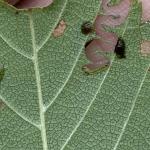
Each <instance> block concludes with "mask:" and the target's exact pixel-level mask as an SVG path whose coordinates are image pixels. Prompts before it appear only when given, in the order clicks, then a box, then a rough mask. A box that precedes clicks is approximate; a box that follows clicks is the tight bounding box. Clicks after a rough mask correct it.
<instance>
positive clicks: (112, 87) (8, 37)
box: [0, 0, 150, 150]
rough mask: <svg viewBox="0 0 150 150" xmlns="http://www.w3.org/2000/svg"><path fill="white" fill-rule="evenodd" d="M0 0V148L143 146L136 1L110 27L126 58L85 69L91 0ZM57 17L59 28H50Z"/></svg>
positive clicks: (145, 105)
mask: <svg viewBox="0 0 150 150" xmlns="http://www.w3.org/2000/svg"><path fill="white" fill-rule="evenodd" d="M16 11H17V10H16V9H14V8H13V7H10V6H7V5H6V4H5V3H3V2H0V37H1V38H0V45H1V47H0V64H3V65H4V67H5V74H4V77H3V79H2V80H1V82H0V99H1V100H0V149H1V150H31V149H32V150H127V149H130V150H144V149H146V150H148V149H149V143H150V139H149V137H150V132H149V131H150V130H149V125H150V121H149V120H150V119H149V113H150V109H149V108H150V101H149V98H150V92H149V90H150V88H149V87H150V82H149V81H150V73H149V72H148V68H149V65H150V60H149V58H146V57H142V56H141V54H140V43H141V40H142V39H143V38H145V39H148V38H150V37H149V34H148V32H149V28H148V27H149V25H146V26H148V27H147V28H146V27H144V26H141V25H140V17H141V6H139V5H138V4H137V3H134V5H133V8H132V11H131V13H130V16H129V18H128V19H127V20H126V22H125V23H124V25H122V26H121V27H119V28H117V30H116V32H117V33H118V35H120V36H123V38H124V39H125V42H126V45H127V48H126V51H127V59H121V60H118V59H117V58H116V57H115V56H113V57H112V63H111V66H110V67H109V68H108V69H107V70H102V71H100V72H98V73H95V74H93V75H86V74H85V73H84V72H83V71H82V69H81V68H82V66H83V65H84V64H86V63H87V59H86V57H85V55H84V45H85V42H86V40H87V38H88V37H87V36H84V35H83V34H81V29H80V27H81V25H82V23H83V22H84V21H87V20H89V21H92V20H94V18H95V16H96V14H97V13H98V11H99V0H80V1H76V0H61V1H60V0H55V1H54V4H52V5H51V6H49V7H48V8H44V9H34V10H32V11H31V10H30V11H25V10H24V11H19V13H16ZM60 20H64V21H65V22H66V24H67V28H66V30H65V33H64V34H63V35H62V36H60V37H57V38H54V37H53V35H52V32H53V31H54V28H55V27H56V25H57V24H58V23H59V21H60Z"/></svg>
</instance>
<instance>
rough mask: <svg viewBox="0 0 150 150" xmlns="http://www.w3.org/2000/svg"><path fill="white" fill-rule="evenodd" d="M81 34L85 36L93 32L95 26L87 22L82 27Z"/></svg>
mask: <svg viewBox="0 0 150 150" xmlns="http://www.w3.org/2000/svg"><path fill="white" fill-rule="evenodd" d="M81 32H82V33H83V34H85V35H87V34H89V33H91V32H93V24H92V23H91V22H90V21H86V22H84V23H83V24H82V26H81Z"/></svg>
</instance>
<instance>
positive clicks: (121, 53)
mask: <svg viewBox="0 0 150 150" xmlns="http://www.w3.org/2000/svg"><path fill="white" fill-rule="evenodd" d="M114 52H115V53H116V55H117V57H118V58H120V59H121V58H126V55H125V42H124V40H123V39H122V38H120V37H119V38H118V41H117V44H116V46H115V51H114Z"/></svg>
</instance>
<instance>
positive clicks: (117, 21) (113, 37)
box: [83, 0, 131, 73]
mask: <svg viewBox="0 0 150 150" xmlns="http://www.w3.org/2000/svg"><path fill="white" fill-rule="evenodd" d="M130 7H131V0H122V1H121V2H120V3H119V4H117V5H114V6H109V0H102V9H103V13H104V15H98V16H97V17H96V20H95V22H94V28H95V32H96V35H97V36H99V37H100V39H93V41H91V42H90V44H89V45H88V46H87V47H86V49H85V54H86V56H87V58H88V59H89V60H90V61H91V63H90V64H87V65H84V66H83V70H84V71H85V72H87V73H91V72H94V71H95V70H98V69H101V68H103V67H106V66H108V65H110V62H111V61H110V60H109V59H108V58H107V57H105V56H102V55H97V54H96V50H99V51H103V52H115V53H116V52H117V55H120V54H123V53H124V52H125V49H124V47H125V46H123V47H122V48H121V47H120V46H119V47H120V48H119V51H122V52H118V50H117V49H118V43H120V42H119V40H120V39H119V38H118V36H117V34H115V33H112V32H107V31H105V29H104V27H106V26H107V27H116V26H119V25H121V24H122V23H124V22H125V20H126V19H127V16H128V14H129V10H130ZM122 41H123V40H122ZM123 43H124V41H123ZM123 45H125V44H123ZM123 55H124V54H123ZM119 57H120V58H121V57H122V56H119ZM123 57H124V56H123ZM123 57H122V58H123Z"/></svg>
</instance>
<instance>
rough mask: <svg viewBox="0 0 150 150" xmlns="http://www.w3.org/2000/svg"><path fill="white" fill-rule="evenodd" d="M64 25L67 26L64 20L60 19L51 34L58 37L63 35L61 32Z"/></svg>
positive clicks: (64, 27)
mask: <svg viewBox="0 0 150 150" xmlns="http://www.w3.org/2000/svg"><path fill="white" fill-rule="evenodd" d="M66 27H67V25H66V22H65V21H64V20H61V21H60V22H59V23H58V25H57V27H56V28H55V29H54V31H53V36H54V37H59V36H61V35H63V33H64V32H65V29H66Z"/></svg>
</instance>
